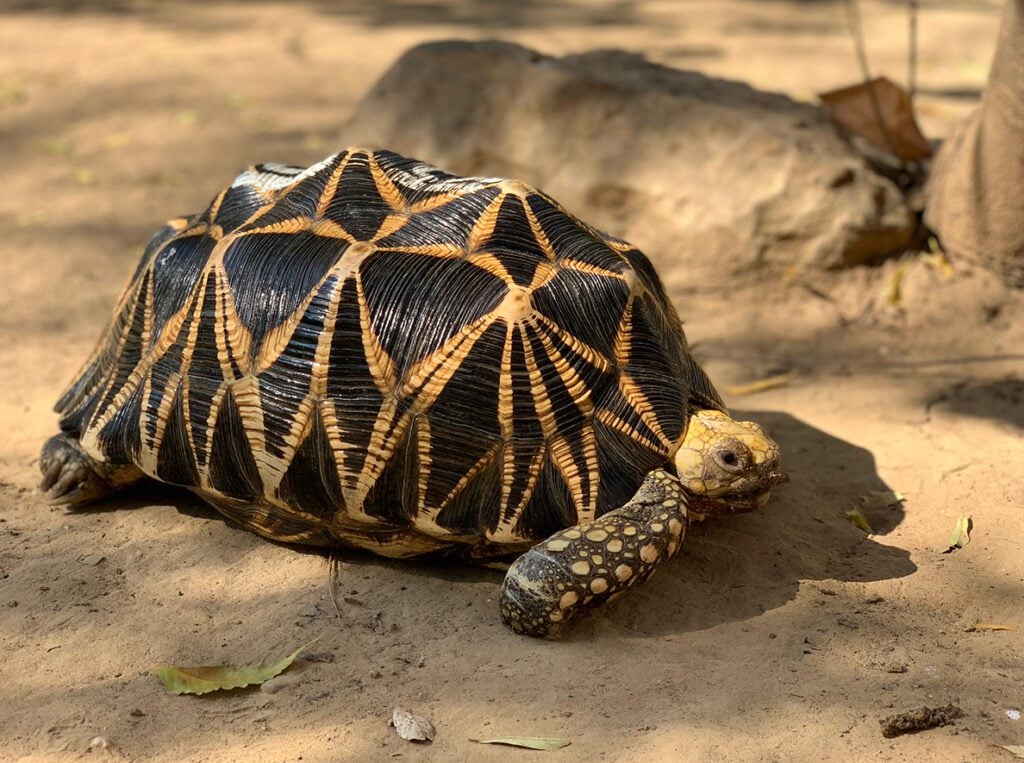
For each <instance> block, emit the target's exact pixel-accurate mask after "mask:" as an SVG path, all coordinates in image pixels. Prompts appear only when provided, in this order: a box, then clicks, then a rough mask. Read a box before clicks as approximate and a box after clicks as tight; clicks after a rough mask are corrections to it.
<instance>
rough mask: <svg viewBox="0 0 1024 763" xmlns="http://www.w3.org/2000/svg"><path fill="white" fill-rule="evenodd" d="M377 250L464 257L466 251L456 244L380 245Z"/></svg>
mask: <svg viewBox="0 0 1024 763" xmlns="http://www.w3.org/2000/svg"><path fill="white" fill-rule="evenodd" d="M377 251H378V252H409V253H411V254H426V255H429V256H431V257H446V258H450V257H465V256H466V255H467V254H468V252H467V251H466V250H465V249H463V248H462V247H461V246H457V245H456V244H443V243H437V244H421V245H419V246H382V247H379V248H378V249H377Z"/></svg>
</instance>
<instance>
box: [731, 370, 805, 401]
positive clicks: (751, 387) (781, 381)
mask: <svg viewBox="0 0 1024 763" xmlns="http://www.w3.org/2000/svg"><path fill="white" fill-rule="evenodd" d="M799 375H800V372H799V371H797V370H796V369H793V370H792V371H786V372H785V373H782V374H775V375H773V376H767V377H765V378H764V379H758V380H756V381H752V382H749V383H747V384H726V385H725V386H723V387H722V389H724V390H725V391H726V392H727V393H729V394H730V395H753V394H755V393H757V392H764V391H765V390H769V389H775V388H776V387H782V386H783V385H786V384H789V383H790V382H791V381H793V380H794V379H795V378H796V377H797V376H799Z"/></svg>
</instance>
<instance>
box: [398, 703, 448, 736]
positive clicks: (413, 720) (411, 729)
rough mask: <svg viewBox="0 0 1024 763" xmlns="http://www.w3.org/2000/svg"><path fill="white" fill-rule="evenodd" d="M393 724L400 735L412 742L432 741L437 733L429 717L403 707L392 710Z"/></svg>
mask: <svg viewBox="0 0 1024 763" xmlns="http://www.w3.org/2000/svg"><path fill="white" fill-rule="evenodd" d="M391 725H392V726H394V727H395V731H397V732H398V736H400V737H402V739H407V740H409V741H410V742H430V741H432V740H433V739H434V734H436V733H437V731H436V729H434V724H433V723H431V722H430V720H429V719H427V718H424V717H423V716H422V715H416V714H415V713H413V712H412V711H411V710H406V709H404V708H401V707H396V708H395V709H394V710H392V711H391Z"/></svg>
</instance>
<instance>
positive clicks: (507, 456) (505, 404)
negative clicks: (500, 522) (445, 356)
mask: <svg viewBox="0 0 1024 763" xmlns="http://www.w3.org/2000/svg"><path fill="white" fill-rule="evenodd" d="M513 331H514V324H512V323H509V322H506V323H505V344H504V346H503V347H502V349H501V373H500V375H499V377H498V424H499V426H500V427H501V439H502V441H503V442H504V443H505V448H504V450H502V454H501V507H500V509H499V512H498V516H499V517H503V516H505V511H506V509H507V508H508V502H509V499H510V498H511V496H512V484H513V483H514V482H515V477H516V451H515V443H514V441H515V422H514V421H513V415H514V413H515V407H514V405H513V397H512V334H513Z"/></svg>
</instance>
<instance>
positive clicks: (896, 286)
mask: <svg viewBox="0 0 1024 763" xmlns="http://www.w3.org/2000/svg"><path fill="white" fill-rule="evenodd" d="M909 267H910V263H907V262H904V263H902V264H901V265H899V266H898V267H897V268H896V269H895V270H894V271H892V275H891V276H889V283H888V286H887V288H886V292H885V301H886V302H887V303H888V304H889V307H892V308H899V307H900V303H901V302H902V300H903V276H905V275H906V274H907V268H909Z"/></svg>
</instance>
